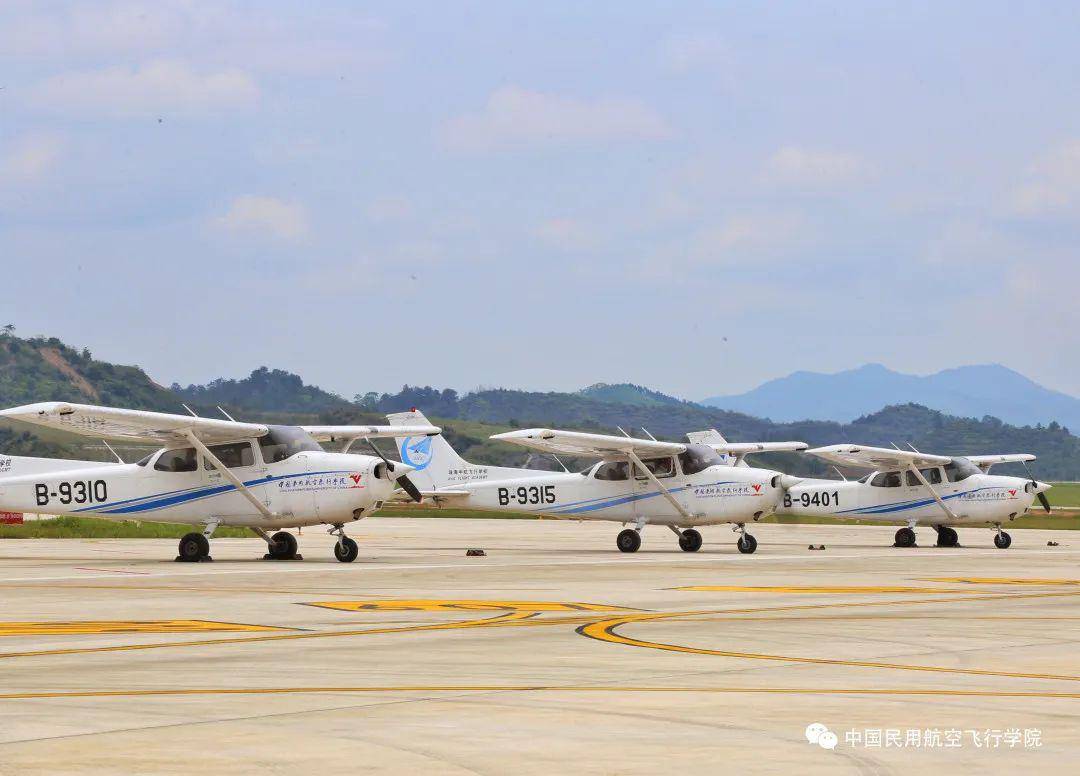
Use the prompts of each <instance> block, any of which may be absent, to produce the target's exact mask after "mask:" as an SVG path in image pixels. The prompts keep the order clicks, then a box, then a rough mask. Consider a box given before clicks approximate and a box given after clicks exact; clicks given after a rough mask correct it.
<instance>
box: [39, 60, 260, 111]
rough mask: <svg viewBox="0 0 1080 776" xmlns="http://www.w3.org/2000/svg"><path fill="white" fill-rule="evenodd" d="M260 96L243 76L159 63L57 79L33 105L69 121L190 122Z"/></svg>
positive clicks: (240, 106) (42, 90)
mask: <svg viewBox="0 0 1080 776" xmlns="http://www.w3.org/2000/svg"><path fill="white" fill-rule="evenodd" d="M258 95H259V90H258V87H257V86H256V85H255V82H254V81H253V80H252V79H251V77H250V76H249V75H248V74H247V73H245V72H243V71H241V70H220V71H217V72H212V73H197V72H195V71H194V70H192V69H191V68H190V67H188V66H187V65H186V64H184V63H183V62H177V61H156V62H149V63H146V64H143V65H140V66H137V67H134V68H130V67H109V68H105V69H101V70H90V71H79V72H71V73H64V74H61V75H56V76H53V77H51V78H48V79H46V80H45V81H43V82H41V83H40V84H38V85H37V86H36V87H35V88H34V89H33V92H32V94H31V102H32V104H33V105H34V106H35V107H37V108H39V109H41V110H45V111H49V112H55V113H61V114H66V115H94V116H106V117H110V118H139V117H143V118H145V117H153V116H161V115H166V116H182V117H191V116H198V115H204V114H215V113H220V112H225V111H232V110H239V109H244V108H248V107H250V106H252V105H253V104H254V103H255V101H256V99H257V98H258Z"/></svg>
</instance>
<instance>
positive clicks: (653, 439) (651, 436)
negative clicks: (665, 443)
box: [641, 426, 656, 442]
mask: <svg viewBox="0 0 1080 776" xmlns="http://www.w3.org/2000/svg"><path fill="white" fill-rule="evenodd" d="M641 430H642V431H644V432H645V436H647V437H648V438H649V439H651V440H652V441H654V442H655V441H656V437H654V436H653V435H652V434H650V433H649V429H647V428H645V427H644V426H642V427H641Z"/></svg>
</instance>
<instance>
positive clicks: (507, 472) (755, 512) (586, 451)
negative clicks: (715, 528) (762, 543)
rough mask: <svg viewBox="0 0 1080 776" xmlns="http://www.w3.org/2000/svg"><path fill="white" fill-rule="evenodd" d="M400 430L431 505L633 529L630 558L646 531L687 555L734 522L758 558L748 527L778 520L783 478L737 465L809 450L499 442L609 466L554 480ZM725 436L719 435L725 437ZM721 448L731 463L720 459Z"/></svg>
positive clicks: (537, 432) (528, 433)
mask: <svg viewBox="0 0 1080 776" xmlns="http://www.w3.org/2000/svg"><path fill="white" fill-rule="evenodd" d="M387 417H388V418H389V421H390V425H391V426H392V427H399V428H402V429H403V431H402V433H401V434H400V438H399V439H398V448H399V450H400V452H401V460H402V461H404V462H405V463H407V464H408V465H409V466H411V467H413V469H414V472H413V473H412V474H411V475H410V476H411V477H412V479H413V481H414V482H415V483H417V485H418V486H419V487H420V490H421V492H422V493H423V495H424V497H425V498H431V499H432V500H434V501H436V502H437V503H442V502H449V503H453V504H454V505H455V506H457V505H461V506H468V507H472V508H476V509H490V510H496V511H503V512H524V513H527V514H536V515H545V516H550V517H560V518H570V519H575V520H608V521H611V522H616V523H622V524H623V525H627V524H630V525H633V528H627V529H625V530H623V531H622V532H621V533H620V534H619V535H618V537H617V539H616V542H615V544H616V546H617V547H618V548H619V549H620V550H621V551H622V552H636V551H637V550H638V548H640V547H641V531H642V529H644V527H645V526H646V525H662V526H667V527H668V528H669V529H670V530H671V531H672V532H673V533H675V535H676V536H678V537H679V547H680V548H681V549H682V550H684V551H685V552H697V551H698V550H699V549H701V544H702V539H701V534H700V533H699V532H698V531H697V530H695V528H694V526H704V525H715V524H717V523H734V524H735V529H734V530H736V531H737V532H738V533H739V540H738V543H737V545H738V548H739V551H740V552H744V553H750V552H753V551H754V550H756V549H757V540H756V539H755V538H754V537H753V536H752V535H751V534H749V533H747V532H746V523H749V522H753V521H755V520H758V519H760V518H761V517H763V516H765V515H768V514H770V513H772V512H773V511H774V510H775V509H776V507H777V506H778V504H779V502H780V498H781V495H782V493H783V489H782V488H781V486H780V478H781V474H780V472H777V471H771V470H769V469H755V468H751V467H749V466H746V465H742V466H733V465H732V461H733V460H735V459H738V458H741V456H744V455H746V454H748V453H752V452H763V451H766V450H802V449H805V448H806V447H807V445H805V444H803V443H802V442H760V443H729V442H724V443H722V444H721V443H720V442H717V441H716V440H715V439H711V438H710V443H709V444H692V443H691V444H683V443H681V442H658V441H656V440H655V439H634V438H631V437H626V436H622V437H620V436H609V435H607V434H586V433H581V432H577V431H559V430H555V429H546V428H530V429H522V430H520V431H509V432H507V433H505V434H495V435H493V436H492V437H491V438H492V439H496V440H499V441H502V442H508V443H510V444H516V445H521V446H522V447H527V448H529V449H530V450H536V451H539V452H542V453H550V454H553V455H557V454H559V453H562V454H566V455H570V456H582V457H589V458H599V459H601V460H600V462H599V463H596V464H593V465H592V466H590V467H588V468H587V469H585V470H584V471H582V472H578V473H572V472H569V471H567V472H562V473H560V472H550V471H539V470H536V469H515V468H509V467H503V466H484V465H478V464H471V463H469V462H467V461H465V460H463V459H462V458H461V457H460V456H459V455H458V454H457V453H456V452H454V449H453V448H452V447H451V446H450V444H449V443H448V442H447V441H446V440H445V439H444V438H443V437H441V436H419V437H418V436H415V435H413V434H411V433H410V432H408V431H405V430H404V429H406V428H410V427H414V426H416V425H421V426H423V425H426V424H427V418H425V417H424V416H423V415H422V414H421V413H420V412H418V411H415V410H413V411H410V412H400V413H395V414H392V415H388V416H387ZM717 436H719V434H717ZM719 449H723V450H724V451H725V452H726V453H727V454H728V455H730V456H732V457H733V458H732V459H725V458H721V457H720V454H719V453H718V450H719Z"/></svg>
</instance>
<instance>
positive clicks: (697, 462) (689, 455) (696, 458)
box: [679, 445, 724, 474]
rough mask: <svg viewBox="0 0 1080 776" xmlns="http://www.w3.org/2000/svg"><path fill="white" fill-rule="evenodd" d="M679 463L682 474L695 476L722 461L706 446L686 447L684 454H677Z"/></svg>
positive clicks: (722, 461) (717, 454)
mask: <svg viewBox="0 0 1080 776" xmlns="http://www.w3.org/2000/svg"><path fill="white" fill-rule="evenodd" d="M679 463H680V464H682V470H683V474H697V473H698V472H700V471H705V470H706V469H708V468H709V467H710V466H717V465H720V464H723V463H724V459H723V458H721V457H720V454H719V453H718V452H716V451H715V450H713V449H712V448H711V447H709V446H708V445H687V446H686V452H683V453H680V454H679Z"/></svg>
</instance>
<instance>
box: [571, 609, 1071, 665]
mask: <svg viewBox="0 0 1080 776" xmlns="http://www.w3.org/2000/svg"><path fill="white" fill-rule="evenodd" d="M680 616H681V617H685V616H686V613H683V614H679V613H671V614H634V615H627V616H624V617H615V618H612V619H609V620H601V621H598V622H592V623H589V624H588V625H582V626H581V627H579V628H578V629H577V632H578V633H580V634H581V635H582V636H587V637H588V638H591V639H596V640H598V641H606V642H608V643H611V644H623V645H625V646H629V647H643V648H645V649H658V650H662V651H665V652H683V653H686V654H691V655H715V656H717V657H733V658H739V659H743V660H772V661H776V662H781V663H812V664H816V665H834V666H847V667H853V668H888V669H892V670H895V671H926V672H932V673H943V674H963V675H972V676H1001V677H1010V678H1016V679H1053V680H1058V681H1064V682H1080V676H1071V675H1068V674H1039V673H1026V672H1020V671H991V670H988V669H980V668H952V667H948V666H921V665H911V664H905V663H885V662H879V661H873V660H841V659H839V658H823V657H799V656H795V655H769V654H765V653H761V652H737V651H734V650H725V649H705V648H701V647H687V646H683V645H681V644H664V643H662V642H659V641H645V640H644V639H635V638H631V637H629V636H623V635H622V634H620V633H616V632H615V631H616V629H617V628H620V627H621V626H623V625H627V624H628V623H637V622H653V621H656V620H661V619H671V618H673V617H680Z"/></svg>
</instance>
